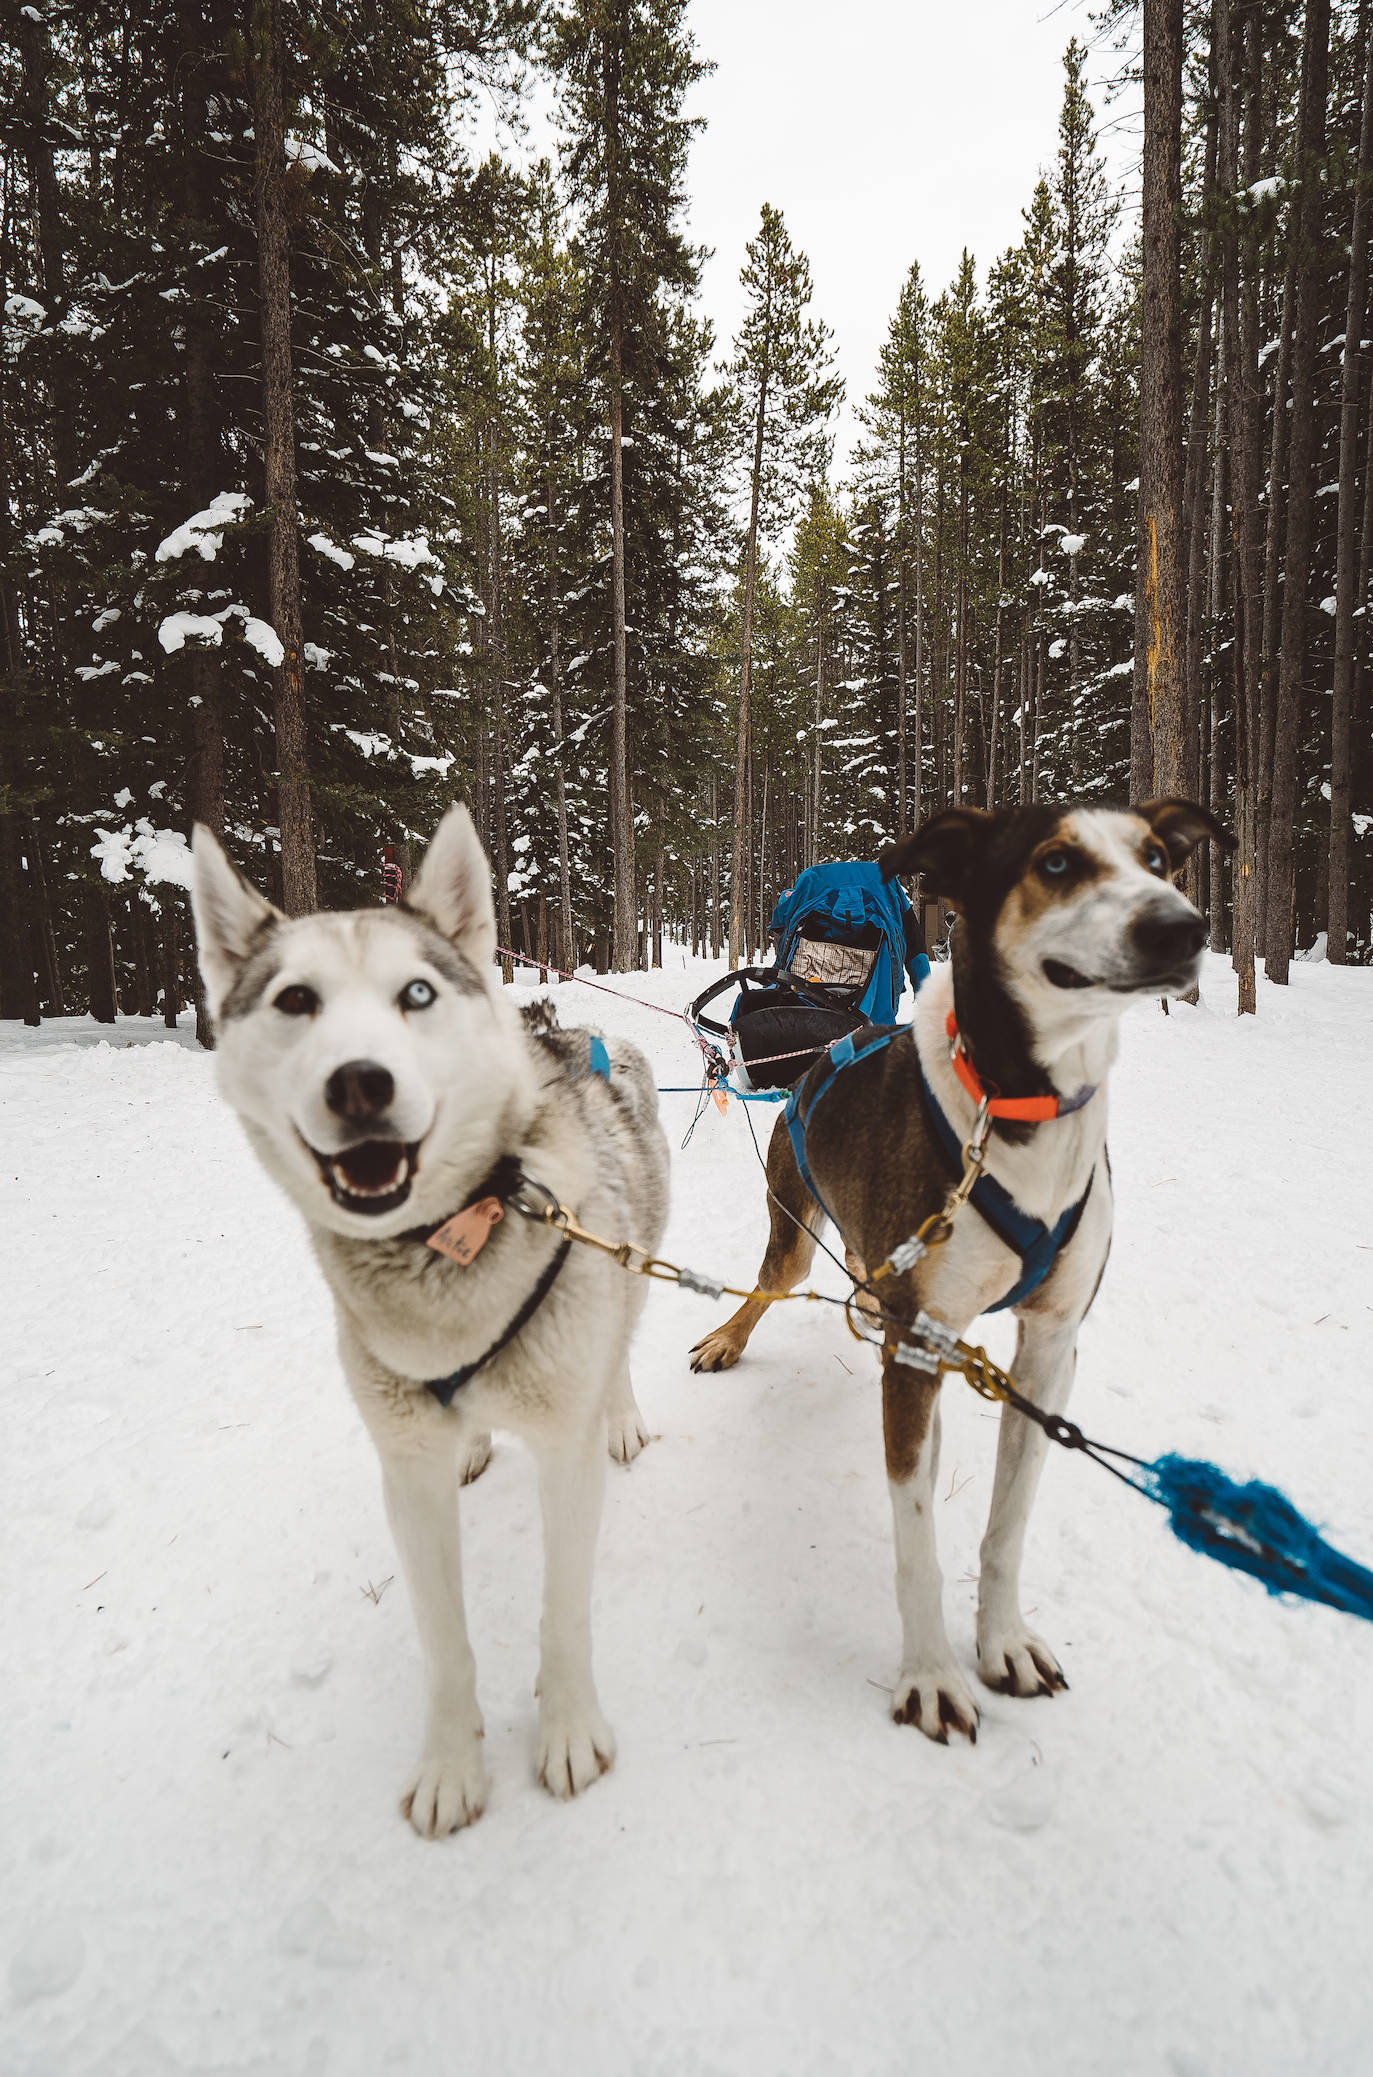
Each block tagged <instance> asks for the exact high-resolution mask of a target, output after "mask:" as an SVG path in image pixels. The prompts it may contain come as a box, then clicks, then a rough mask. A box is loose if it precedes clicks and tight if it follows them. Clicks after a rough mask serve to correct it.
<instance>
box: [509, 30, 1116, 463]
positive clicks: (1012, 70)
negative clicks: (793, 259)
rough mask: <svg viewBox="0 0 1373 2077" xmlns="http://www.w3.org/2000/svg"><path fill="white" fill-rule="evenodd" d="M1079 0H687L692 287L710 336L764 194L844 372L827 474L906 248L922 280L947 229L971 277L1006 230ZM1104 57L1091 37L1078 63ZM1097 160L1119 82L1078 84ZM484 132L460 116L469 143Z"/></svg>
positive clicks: (721, 326)
mask: <svg viewBox="0 0 1373 2077" xmlns="http://www.w3.org/2000/svg"><path fill="white" fill-rule="evenodd" d="M1094 4H1097V0H691V5H690V8H689V11H688V16H687V20H688V24H689V26H690V29H691V32H692V34H693V36H694V37H695V40H696V47H697V52H698V55H699V56H700V57H702V58H704V59H709V60H713V62H714V64H715V68H716V69H715V71H714V73H713V74H712V75H711V76H710V77H709V78H708V79H706V80H704V81H703V82H702V84H701V85H700V86H699V87H698V88H697V90H696V92H695V94H694V95H693V97H692V100H691V102H690V104H689V107H688V113H689V114H691V115H696V116H702V117H704V118H705V123H706V127H705V129H704V130H703V131H702V132H701V133H700V134H699V135H698V136H697V138H696V140H695V143H694V144H693V147H692V156H691V173H690V191H691V214H690V232H691V236H692V237H693V238H694V239H695V240H696V242H697V243H698V244H702V245H706V246H709V247H711V248H712V249H713V257H712V258H711V259H710V260H709V261H708V262H707V264H706V269H705V277H704V282H703V295H702V305H703V308H704V310H705V312H706V314H707V315H708V316H709V317H710V318H711V320H712V321H713V323H714V326H715V331H716V337H717V342H718V345H719V347H720V350H721V352H722V354H727V353H728V350H729V344H730V340H731V338H732V337H733V334H734V331H735V329H736V327H737V326H738V323H739V320H740V317H741V315H742V310H743V292H742V290H741V289H740V287H739V270H740V268H741V267H742V265H743V263H744V246H745V244H746V242H747V240H748V239H749V238H751V237H752V235H753V233H754V232H755V231H756V229H757V227H758V215H759V211H760V209H761V207H762V205H763V203H764V202H771V203H772V204H773V206H774V207H775V208H777V209H780V210H781V212H782V214H783V216H784V217H785V218H786V220H787V226H788V228H789V230H790V232H791V236H792V240H793V242H794V243H795V244H796V245H798V246H799V247H800V248H801V250H802V251H803V252H804V253H805V254H806V255H807V257H808V258H809V260H810V263H811V276H812V280H813V283H814V302H813V306H812V307H813V310H814V313H815V315H816V316H818V317H821V318H823V319H824V321H825V323H826V324H827V325H829V326H830V328H831V330H832V331H833V333H834V335H835V338H834V349H835V357H836V361H837V364H838V367H839V371H840V373H841V374H842V375H843V377H844V381H845V385H846V389H847V402H846V404H845V409H844V413H843V417H842V419H841V421H840V423H839V428H838V440H837V448H836V454H837V461H838V466H839V469H840V472H841V473H842V471H843V467H844V463H845V458H846V456H847V452H848V447H849V443H850V440H851V439H852V437H853V434H854V431H855V427H854V421H853V407H854V405H855V403H859V402H861V401H862V399H863V398H864V397H865V396H866V395H867V394H868V391H869V390H870V389H871V387H872V384H873V379H874V375H875V371H876V367H877V354H878V350H879V348H880V346H881V344H882V341H883V339H884V338H885V337H886V331H887V325H888V323H889V321H890V318H891V314H892V312H893V310H894V309H895V308H896V299H897V297H898V295H899V294H900V290H901V283H902V281H903V280H904V279H905V275H906V270H907V268H908V267H909V266H910V263H911V261H912V260H913V259H918V260H919V261H920V265H921V269H922V271H923V273H924V275H925V278H926V281H927V282H928V284H929V286H930V290H931V293H932V294H937V293H938V291H939V290H940V289H942V288H944V287H945V286H946V285H947V283H948V282H949V280H950V279H951V278H952V276H953V273H954V270H955V268H956V267H957V265H958V259H959V254H960V253H961V251H962V249H963V247H964V246H965V245H966V246H967V247H968V249H969V250H970V251H971V252H972V253H973V255H974V256H975V258H976V260H977V263H978V277H979V280H985V278H986V270H987V266H988V263H989V262H990V261H991V260H993V259H995V258H996V256H997V255H998V254H999V253H1001V252H1004V251H1005V249H1006V247H1007V246H1008V245H1010V244H1013V243H1014V242H1015V240H1016V239H1017V238H1018V237H1019V235H1020V231H1021V220H1020V212H1021V210H1022V208H1023V207H1024V206H1025V205H1026V204H1027V203H1028V202H1029V199H1030V193H1031V190H1032V188H1033V186H1034V182H1035V178H1036V176H1037V174H1038V172H1039V170H1040V169H1041V167H1044V168H1047V167H1048V165H1049V164H1050V163H1051V161H1052V159H1053V156H1054V152H1055V150H1056V147H1057V131H1058V111H1059V103H1060V101H1061V100H1062V96H1063V63H1062V61H1063V52H1064V50H1065V49H1066V47H1067V44H1068V39H1069V37H1070V36H1073V35H1076V36H1077V37H1078V38H1079V40H1080V41H1081V42H1083V43H1085V44H1087V45H1088V46H1089V47H1090V46H1092V45H1093V44H1094V42H1095V35H1094V31H1093V29H1092V24H1091V21H1090V19H1089V7H1090V6H1091V5H1094ZM1119 63H1120V59H1119V58H1118V56H1117V55H1116V54H1115V53H1114V52H1113V51H1112V50H1110V49H1108V48H1096V49H1093V50H1092V54H1091V56H1090V58H1089V63H1088V79H1089V81H1091V82H1102V81H1104V80H1105V79H1106V78H1107V77H1108V76H1109V75H1111V74H1113V73H1114V72H1115V70H1116V69H1117V67H1118V66H1119ZM1093 98H1094V100H1095V102H1096V106H1097V111H1098V116H1099V119H1100V123H1101V135H1100V142H1101V145H1102V149H1103V151H1104V152H1105V153H1106V155H1107V159H1108V163H1109V164H1110V166H1111V168H1112V171H1113V174H1114V176H1115V178H1116V179H1117V180H1118V182H1119V183H1120V185H1121V187H1122V188H1124V187H1125V186H1126V185H1127V184H1128V185H1129V186H1130V187H1131V188H1133V187H1134V186H1135V185H1136V181H1137V176H1136V163H1137V159H1138V140H1137V137H1136V136H1135V134H1134V130H1135V122H1134V115H1133V111H1134V109H1135V108H1136V106H1137V101H1138V96H1137V94H1136V93H1133V92H1129V93H1127V94H1126V95H1124V96H1123V97H1121V98H1120V99H1118V100H1117V101H1116V102H1115V103H1113V104H1112V105H1110V106H1107V105H1106V99H1105V96H1104V94H1103V93H1102V92H1101V91H1100V90H1099V89H1098V91H1096V92H1095V93H1094V96H1093ZM549 111H550V97H549V90H548V87H547V83H546V82H537V83H536V84H535V86H534V92H533V95H532V99H531V102H530V105H529V107H528V117H529V134H528V137H527V138H526V139H525V140H524V142H523V144H522V145H521V144H519V143H517V141H516V140H515V139H513V138H512V137H510V136H509V135H508V134H505V135H502V136H501V137H500V139H499V142H500V146H501V149H502V150H503V151H505V152H507V153H512V154H513V155H514V156H515V157H516V158H517V159H521V158H527V159H531V160H532V159H533V158H535V157H537V156H538V154H539V153H541V152H548V153H550V154H553V153H554V152H555V150H556V143H555V135H554V132H553V129H552V126H551V122H550V120H549ZM494 141H496V132H495V130H494V128H493V127H492V126H490V125H489V124H482V123H479V124H478V128H477V131H476V133H475V135H474V139H473V143H474V148H475V149H476V150H478V151H484V150H486V149H489V147H490V145H491V144H492V143H493V142H494Z"/></svg>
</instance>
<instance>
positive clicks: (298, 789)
mask: <svg viewBox="0 0 1373 2077" xmlns="http://www.w3.org/2000/svg"><path fill="white" fill-rule="evenodd" d="M247 48H248V71H249V78H250V82H251V86H252V103H253V134H254V139H255V143H254V152H255V159H256V164H255V183H254V185H255V201H256V208H257V251H258V297H259V322H260V330H261V337H262V431H263V439H262V464H263V487H264V490H265V493H266V499H267V508H268V513H269V515H270V516H269V527H270V532H269V535H268V587H269V595H270V600H271V615H272V625H273V627H274V628H275V629H276V632H277V636H278V638H279V640H280V642H281V646H282V649H283V651H284V654H283V657H282V660H281V662H280V663H279V664H278V665H277V667H276V670H275V673H274V677H275V682H276V700H275V711H274V716H273V719H274V722H275V726H276V751H277V823H278V826H279V828H280V830H281V895H282V907H283V908H284V909H285V911H286V913H287V915H288V916H302V915H305V914H306V913H307V912H308V911H309V910H311V909H313V908H314V907H315V904H316V891H315V852H314V838H313V831H312V825H311V811H310V762H309V745H308V739H307V729H306V708H305V643H304V636H303V632H302V628H301V614H300V529H299V517H298V514H297V510H296V432H295V408H294V403H293V399H292V377H291V252H290V237H289V231H288V226H287V219H286V118H285V110H284V105H283V96H282V79H281V57H282V52H281V36H280V28H279V24H278V20H277V6H276V0H249V6H248V38H247Z"/></svg>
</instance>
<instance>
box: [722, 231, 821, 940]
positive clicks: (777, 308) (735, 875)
mask: <svg viewBox="0 0 1373 2077" xmlns="http://www.w3.org/2000/svg"><path fill="white" fill-rule="evenodd" d="M747 254H748V257H747V259H746V261H745V265H744V269H743V272H742V273H741V275H740V277H739V278H740V281H741V282H742V284H743V286H744V288H745V290H746V291H747V293H748V298H749V307H748V312H747V314H746V316H745V318H744V322H743V324H742V326H741V328H740V331H739V334H738V336H737V338H736V339H735V342H734V354H733V358H732V360H731V362H730V367H729V376H730V380H731V382H732V383H733V385H734V387H735V390H736V393H737V398H738V402H737V405H736V425H737V429H738V437H739V442H740V446H739V460H740V463H741V464H742V467H743V469H744V471H745V478H744V480H745V484H746V487H747V495H748V527H747V532H746V535H745V540H744V598H743V621H742V629H741V635H740V661H739V709H738V728H737V736H736V753H735V768H734V857H733V861H732V865H731V875H730V957H731V959H732V960H734V961H735V962H736V963H737V962H738V959H739V958H740V956H741V954H742V947H743V943H744V937H745V934H746V931H747V924H748V916H749V913H750V910H751V906H752V904H751V902H750V885H749V869H750V863H751V852H750V850H749V848H748V844H747V832H748V829H749V826H750V824H751V821H752V813H751V806H750V801H749V792H748V758H749V730H750V717H749V702H750V691H751V687H750V682H749V680H750V672H751V668H752V662H753V595H754V588H755V585H756V582H757V573H758V558H759V552H760V548H761V547H762V546H763V545H764V544H765V543H767V542H768V541H770V540H772V539H774V538H775V537H776V536H777V535H778V534H779V533H781V532H782V531H783V530H784V529H785V528H786V527H787V526H788V524H789V523H790V521H791V519H792V516H793V514H794V511H795V501H796V499H797V497H798V495H799V494H800V491H801V489H802V487H803V485H805V484H806V483H807V482H809V481H811V480H813V479H814V478H815V477H817V476H823V475H824V473H825V471H826V469H827V468H828V465H829V457H830V449H831V445H832V443H831V440H830V436H829V434H828V433H827V431H826V425H827V421H828V420H829V418H830V416H831V415H832V413H833V412H834V411H835V410H836V409H837V408H838V404H839V401H840V398H841V397H842V395H843V386H842V383H841V382H840V379H839V378H838V376H836V375H833V374H831V373H830V367H831V355H830V351H829V339H830V333H829V330H828V328H827V327H826V326H825V325H824V324H822V323H820V322H819V321H818V320H816V319H815V318H812V317H809V316H808V315H807V312H808V310H809V307H810V299H811V279H810V263H809V261H808V260H807V259H806V256H805V254H804V253H801V252H798V251H797V250H796V248H795V247H794V246H793V245H792V242H791V238H790V236H789V234H788V231H787V227H786V224H785V223H784V222H783V219H782V216H781V212H780V211H778V210H776V209H773V208H772V207H771V206H770V205H769V204H768V203H766V202H765V203H764V204H763V211H762V219H761V222H760V224H759V229H758V235H757V237H756V238H754V239H751V240H750V242H749V245H748V247H747Z"/></svg>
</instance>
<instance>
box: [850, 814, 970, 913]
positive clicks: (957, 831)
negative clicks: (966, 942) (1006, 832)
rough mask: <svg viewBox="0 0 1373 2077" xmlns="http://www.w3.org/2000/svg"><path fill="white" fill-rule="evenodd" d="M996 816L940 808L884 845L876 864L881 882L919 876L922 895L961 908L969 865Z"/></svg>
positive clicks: (968, 874)
mask: <svg viewBox="0 0 1373 2077" xmlns="http://www.w3.org/2000/svg"><path fill="white" fill-rule="evenodd" d="M996 820H997V818H996V816H995V815H991V814H988V812H987V811H986V809H985V808H941V809H940V811H939V813H938V814H937V815H931V817H930V819H929V821H928V822H922V823H921V825H920V827H919V829H917V830H914V831H913V832H912V834H911V835H910V836H908V837H900V838H898V840H897V841H896V843H894V844H888V846H887V848H886V850H885V851H884V852H883V853H882V855H881V857H880V858H879V859H878V861H877V863H878V864H879V866H880V867H881V868H882V878H883V879H884V880H891V879H894V878H895V876H896V875H897V874H898V873H919V875H920V877H921V880H922V881H923V883H924V888H925V892H926V894H937V895H940V896H942V898H943V899H944V900H945V901H946V902H948V903H949V905H950V907H952V908H955V909H957V908H961V907H962V905H963V901H964V898H965V894H966V890H967V885H968V879H969V876H970V873H971V871H972V867H973V863H974V861H975V860H976V858H977V856H978V853H979V852H980V851H981V849H982V847H983V845H984V844H985V843H986V841H987V838H988V837H989V836H990V834H991V832H992V829H993V827H994V826H995V823H996Z"/></svg>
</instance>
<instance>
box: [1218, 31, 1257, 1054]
mask: <svg viewBox="0 0 1373 2077" xmlns="http://www.w3.org/2000/svg"><path fill="white" fill-rule="evenodd" d="M1221 18H1222V19H1223V21H1224V23H1225V25H1226V26H1225V30H1224V38H1225V41H1224V49H1223V55H1222V59H1221V64H1220V68H1219V69H1220V71H1221V73H1222V75H1223V85H1222V92H1221V138H1222V146H1221V155H1220V156H1221V165H1222V169H1223V170H1222V173H1221V183H1222V186H1224V187H1226V188H1227V191H1228V192H1230V193H1233V192H1234V190H1235V188H1236V187H1237V186H1239V185H1243V186H1244V187H1245V188H1249V187H1252V186H1253V184H1254V182H1255V181H1256V180H1257V178H1258V174H1259V165H1260V157H1261V148H1262V138H1263V96H1262V53H1261V48H1260V43H1259V24H1258V21H1257V19H1256V18H1255V15H1254V12H1253V10H1252V8H1248V7H1246V6H1245V4H1244V0H1224V4H1223V8H1222V10H1221ZM1242 99H1243V104H1244V106H1245V119H1244V156H1243V171H1242V172H1240V171H1239V130H1240V109H1241V105H1242ZM1223 283H1224V286H1223V330H1224V335H1225V352H1224V375H1223V387H1224V396H1225V412H1226V421H1227V426H1228V431H1229V444H1230V452H1231V508H1232V513H1233V538H1234V556H1233V563H1232V567H1233V571H1234V614H1235V640H1234V646H1233V655H1234V679H1233V701H1234V711H1235V835H1236V839H1237V842H1236V848H1235V855H1234V862H1233V873H1234V880H1233V886H1234V940H1233V942H1234V955H1233V956H1234V966H1235V972H1236V975H1237V976H1238V982H1239V1001H1238V1008H1239V1014H1240V1015H1241V1016H1252V1015H1253V1014H1254V1011H1255V1009H1256V1007H1257V996H1256V993H1255V983H1254V958H1255V953H1256V949H1257V925H1258V916H1259V909H1258V888H1259V882H1258V871H1257V867H1258V861H1259V804H1260V785H1261V777H1262V756H1263V751H1262V713H1261V681H1260V668H1261V650H1262V644H1263V602H1262V596H1261V585H1260V576H1261V571H1260V564H1261V559H1262V551H1263V519H1262V514H1261V512H1260V509H1259V483H1260V472H1261V449H1262V439H1263V392H1262V387H1261V379H1260V375H1259V357H1258V356H1259V299H1258V241H1257V238H1256V236H1255V234H1254V229H1253V211H1252V209H1251V210H1250V211H1249V212H1248V214H1247V216H1246V217H1245V219H1244V221H1243V225H1242V227H1241V226H1240V225H1238V224H1237V223H1236V221H1235V217H1234V213H1233V210H1232V212H1231V215H1230V219H1229V222H1228V224H1227V228H1226V233H1225V254H1224V273H1223ZM1215 596H1216V597H1217V598H1219V597H1220V596H1221V592H1220V589H1219V585H1218V584H1217V585H1216V586H1215Z"/></svg>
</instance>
